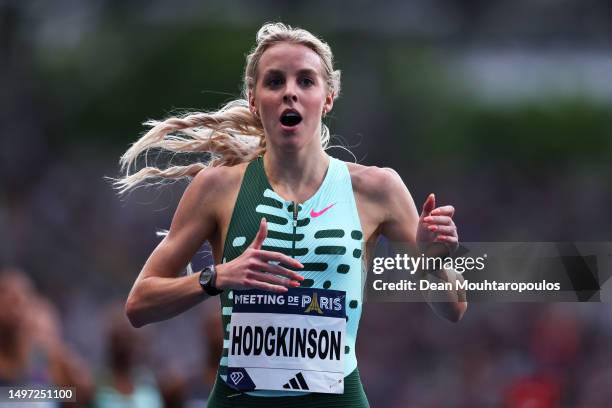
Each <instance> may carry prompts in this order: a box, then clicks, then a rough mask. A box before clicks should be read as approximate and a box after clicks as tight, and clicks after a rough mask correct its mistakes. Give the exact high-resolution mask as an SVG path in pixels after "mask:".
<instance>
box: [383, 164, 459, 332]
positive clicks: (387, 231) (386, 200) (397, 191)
mask: <svg viewBox="0 0 612 408" xmlns="http://www.w3.org/2000/svg"><path fill="white" fill-rule="evenodd" d="M382 171H384V172H385V173H383V174H380V175H379V178H380V179H381V180H380V181H379V182H380V184H379V185H382V186H388V187H387V188H385V190H384V191H383V192H382V194H381V196H382V201H383V205H384V207H383V208H385V209H386V214H385V221H384V222H383V223H382V225H381V233H382V234H383V235H385V236H386V237H387V238H389V239H390V240H391V241H392V242H405V243H409V244H410V246H411V247H413V248H414V250H418V249H419V242H420V240H422V238H423V237H424V236H425V237H427V236H428V235H429V234H433V235H432V236H429V237H428V238H434V239H435V240H434V241H433V242H445V241H444V240H442V239H437V238H435V235H436V234H434V233H433V232H432V231H431V230H430V229H428V228H429V225H430V224H429V223H428V222H427V220H428V219H426V218H425V215H429V214H422V215H421V216H419V214H418V212H417V208H416V206H415V204H414V200H413V199H412V195H411V194H410V192H409V191H408V188H406V185H405V184H404V182H403V181H402V179H401V177H400V176H399V175H398V174H397V173H396V172H395V171H393V170H391V169H382ZM429 200H431V198H430V199H429ZM426 205H435V201H434V203H433V204H432V203H431V202H429V201H428V202H426ZM446 208H447V207H441V208H439V209H436V210H434V211H437V212H433V214H437V213H440V214H442V213H444V211H446ZM451 208H452V207H451ZM432 209H433V208H430V209H428V211H427V212H428V213H429V212H430V211H431V210H432ZM433 218H434V219H436V220H437V219H438V218H436V217H433ZM440 219H441V218H440ZM436 228H438V230H441V228H448V229H449V230H450V229H451V227H450V226H443V227H441V226H437V227H436ZM452 228H454V224H453V225H452ZM419 229H422V231H419ZM434 231H435V230H434ZM445 238H446V237H445ZM447 242H448V241H447ZM425 278H427V279H430V280H433V281H439V280H440V279H442V280H443V281H446V282H449V281H450V282H453V281H454V280H455V279H462V277H461V276H460V275H458V274H457V273H456V272H455V271H452V270H450V271H447V270H444V269H442V270H440V271H433V272H429V273H427V275H426V276H425ZM440 292H442V291H440ZM440 295H442V296H444V297H445V298H446V299H447V300H446V301H444V298H442V299H440V298H439V297H438V298H436V300H437V301H435V302H430V301H429V299H427V300H428V303H429V305H430V307H431V308H432V309H433V310H434V312H436V314H438V315H439V316H441V317H444V318H445V319H447V320H450V321H452V322H457V321H459V320H461V317H462V316H463V314H464V313H465V310H466V309H467V302H465V301H464V300H463V299H465V297H464V294H463V293H458V292H457V291H454V290H453V291H447V292H444V293H440Z"/></svg>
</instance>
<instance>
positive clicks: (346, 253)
mask: <svg viewBox="0 0 612 408" xmlns="http://www.w3.org/2000/svg"><path fill="white" fill-rule="evenodd" d="M339 91H340V72H339V71H335V70H334V68H333V60H332V53H331V50H330V48H329V46H328V45H327V44H326V43H325V42H323V41H321V40H320V39H318V38H317V37H315V36H314V35H312V34H311V33H309V32H308V31H306V30H303V29H295V28H292V27H289V26H286V25H284V24H281V23H276V24H265V25H264V26H262V27H261V29H260V30H259V32H258V33H257V43H256V45H255V47H254V49H253V50H252V52H251V53H250V54H249V55H248V56H247V61H246V69H245V75H244V90H243V97H244V99H240V100H236V101H233V102H230V103H228V104H227V105H225V106H224V107H223V108H222V109H220V110H219V111H216V112H207V113H194V114H189V115H187V116H184V117H181V118H170V119H167V120H165V121H163V122H149V123H147V124H148V125H150V126H152V129H151V130H150V131H149V132H148V133H147V134H145V135H144V136H143V137H142V138H141V139H140V140H138V141H137V142H135V143H134V144H133V145H132V146H131V147H130V149H129V150H128V151H127V152H126V153H125V154H124V155H123V156H122V158H121V162H122V169H123V170H125V171H126V174H125V177H124V178H123V179H121V180H119V182H118V186H119V188H120V189H122V191H127V190H129V189H130V188H132V187H133V186H135V185H137V184H139V183H141V182H142V181H143V180H146V179H149V178H153V177H161V178H170V179H176V178H182V177H189V178H192V180H191V182H190V184H189V186H188V187H187V189H186V190H185V192H184V195H183V197H182V199H181V201H180V203H179V206H178V208H177V210H176V213H175V214H174V218H173V220H172V224H171V227H170V230H169V233H168V235H167V236H166V237H165V238H164V239H163V240H162V241H161V242H160V244H159V245H158V246H157V248H155V250H154V251H153V253H152V254H151V255H150V257H149V259H148V260H147V262H146V263H145V265H144V267H143V269H142V271H141V272H140V274H139V276H138V278H137V279H136V282H135V283H134V286H133V288H132V290H131V292H130V294H129V297H128V300H127V303H126V312H127V315H128V317H129V319H130V321H131V322H132V324H133V325H134V326H137V327H139V326H142V325H145V324H147V323H151V322H155V321H160V320H164V319H168V318H170V317H173V316H175V315H177V314H179V313H182V312H183V311H185V310H187V309H189V308H191V307H193V306H194V305H196V304H198V303H199V302H201V301H203V300H205V299H207V298H208V297H210V296H215V295H218V294H220V295H221V304H222V320H223V327H224V331H225V340H224V344H223V346H224V347H223V357H222V358H221V361H220V365H219V371H218V376H217V380H216V383H215V387H214V389H213V392H212V394H211V396H210V399H209V406H211V407H226V406H227V407H230V406H237V407H251V406H253V407H255V406H262V407H263V406H266V407H267V406H274V407H277V406H278V407H281V406H287V407H289V406H291V407H315V406H335V407H362V406H363V407H365V406H369V405H368V401H367V398H366V396H365V393H364V391H363V387H362V385H361V381H360V378H359V371H358V369H357V360H356V357H355V341H356V337H357V328H358V324H359V318H360V315H361V307H362V289H363V285H364V281H365V278H364V276H363V274H362V272H364V266H363V265H364V261H365V260H366V259H367V255H368V254H365V253H364V252H365V251H363V248H364V247H365V244H367V243H375V242H376V240H377V239H378V237H379V236H380V235H384V236H385V237H387V239H389V240H390V241H393V242H405V243H409V244H410V245H411V247H412V248H413V250H414V253H417V251H418V252H419V253H420V252H421V251H427V250H428V249H429V248H430V247H432V244H433V243H443V244H444V245H445V246H446V248H448V250H449V251H453V250H454V249H456V247H457V245H458V235H457V229H456V227H455V224H454V222H453V220H452V217H453V214H454V208H453V207H452V206H442V207H436V205H435V197H434V195H433V194H430V195H429V196H428V197H427V199H426V201H425V203H424V204H423V209H422V212H421V214H420V216H419V214H418V212H417V209H416V207H415V204H414V201H413V199H412V197H411V195H410V193H409V191H408V189H407V188H406V186H405V185H404V183H403V182H402V180H401V178H400V176H399V175H398V174H397V173H396V172H395V171H393V170H391V169H388V168H378V167H368V166H362V165H358V164H353V163H346V162H343V161H340V160H337V159H335V158H332V157H330V156H329V155H327V154H326V152H325V148H326V147H327V144H328V142H329V130H328V129H327V127H326V126H325V125H324V124H323V122H322V119H323V118H324V117H325V116H326V114H328V113H329V112H330V111H331V109H332V107H333V104H334V101H335V99H336V98H337V97H338V95H339ZM148 149H165V150H168V151H171V152H178V153H184V152H209V153H211V159H212V160H211V161H210V162H209V163H206V164H204V163H193V164H190V165H186V166H171V167H168V168H165V169H159V168H156V167H145V168H143V169H141V170H139V171H138V172H136V173H132V172H131V169H132V167H133V166H134V164H135V161H136V159H137V158H138V157H139V156H140V155H141V154H142V153H144V152H146V151H147V150H148ZM205 241H208V242H209V243H210V245H211V247H212V252H213V258H214V265H213V266H212V267H208V268H205V269H204V270H203V271H201V272H200V273H196V274H192V275H188V276H183V277H178V275H179V273H180V271H181V270H183V269H184V268H185V265H187V264H188V262H189V261H190V259H191V258H192V257H193V256H194V254H195V253H196V251H197V250H198V249H199V248H200V247H201V245H202V244H203V243H204V242H205ZM438 246H439V245H438ZM433 275H435V276H436V277H437V278H439V279H443V280H445V281H452V280H454V279H456V276H455V272H454V271H445V270H440V271H435V272H434V273H433ZM303 288H308V291H309V292H307V293H308V295H306V292H304V289H303ZM245 290H249V291H248V292H245ZM253 290H258V291H260V292H257V291H253ZM300 291H301V292H300ZM324 291H328V292H324ZM253 293H259V294H268V295H270V294H278V295H283V294H285V295H291V294H299V295H300V296H307V299H309V300H310V301H311V302H310V304H309V306H308V307H307V308H306V312H305V311H304V310H303V309H304V308H302V309H300V310H301V311H300V312H296V313H298V314H297V315H287V314H284V315H282V316H281V314H278V315H275V310H277V309H265V311H266V313H265V314H259V315H258V316H266V319H272V320H267V324H268V325H274V324H276V325H277V326H278V327H277V328H276V329H277V331H273V329H269V330H270V332H269V333H268V331H267V330H266V333H265V344H264V345H260V347H259V352H260V354H261V355H264V354H265V358H264V359H261V355H260V356H259V357H254V356H253V353H254V351H253V350H254V349H253V350H251V347H250V346H247V342H248V341H249V340H252V339H253V338H256V337H257V330H256V327H257V325H258V324H259V323H261V321H257V320H256V319H254V318H253V317H252V316H254V314H253V313H251V314H249V313H240V314H238V313H237V310H238V309H236V302H235V300H236V299H242V300H241V302H243V303H244V300H245V299H251V301H253V299H256V298H255V297H250V298H247V297H243V296H242V295H243V294H253ZM326 293H330V294H333V296H341V298H342V299H343V300H344V302H342V303H343V305H342V306H341V310H342V317H343V318H342V319H337V318H335V319H334V318H332V319H328V320H324V319H322V318H321V317H320V316H319V315H325V316H327V313H328V311H327V309H329V310H331V309H333V308H331V307H328V308H327V309H326V307H325V306H331V305H332V302H333V299H332V297H333V296H332V295H330V297H329V304H328V303H326V301H327V299H328V297H327V296H326ZM457 295H458V294H457V293H455V292H452V291H449V292H448V293H447V298H446V299H447V301H445V302H435V303H430V304H431V306H432V308H433V309H434V310H435V311H436V312H437V313H438V314H440V315H442V316H443V317H445V318H447V319H449V320H451V321H458V320H459V319H460V318H461V316H462V315H463V313H464V312H465V309H466V307H467V304H466V302H463V301H458V300H457V299H459V298H458V297H457ZM239 296H240V297H239ZM313 297H314V301H313ZM318 297H319V299H318ZM258 299H259V300H261V299H264V298H263V297H260V298H258ZM302 299H303V297H302ZM255 303H257V302H255ZM264 303H265V302H264ZM334 305H335V304H334ZM248 307H262V306H257V305H256V306H252V305H250V306H248ZM265 307H268V306H265ZM253 310H258V309H253ZM278 310H280V309H278ZM260 311H264V309H261V310H260ZM299 313H301V314H299ZM232 315H234V318H232ZM249 316H251V317H249ZM287 316H293V318H289V319H288V318H287ZM330 316H331V315H330ZM238 317H240V320H239V319H238ZM245 317H246V320H245ZM336 317H337V316H336ZM249 319H251V320H249ZM253 319H254V320H253ZM274 319H278V320H274ZM317 319H319V320H317ZM230 321H231V324H230ZM323 321H326V322H328V321H333V322H335V323H333V324H332V323H325V324H323V323H320V322H323ZM338 321H341V322H340V323H339V324H341V325H342V329H341V330H342V333H344V337H343V340H342V342H339V341H340V340H339V338H340V337H338V338H336V337H333V336H332V337H329V336H331V335H332V334H330V333H332V332H333V331H334V330H335V329H337V328H338V327H339V326H337V324H338ZM270 322H272V323H270ZM274 322H276V323H274ZM239 324H242V326H240V327H238V326H239ZM326 324H330V326H329V327H326V326H325V325H326ZM249 325H251V326H249ZM303 325H306V326H303ZM232 326H234V329H233V331H232V332H230V330H231V328H232ZM303 327H310V328H311V329H310V330H308V333H309V336H310V334H311V332H312V336H313V337H312V339H311V338H308V339H301V340H300V339H299V337H300V336H301V333H306V332H307V329H303V332H302V331H301V330H302V328H303ZM312 327H318V328H319V329H320V330H319V329H317V330H319V331H317V330H314V329H312ZM321 327H322V329H321ZM238 328H239V329H240V330H238ZM251 328H252V331H249V333H248V335H247V329H248V330H251ZM242 329H244V333H243V331H242ZM276 329H275V330H276ZM327 329H329V330H327ZM262 330H263V329H262ZM283 330H284V331H283ZM324 332H325V333H324ZM261 333H263V331H260V334H261ZM287 333H290V335H289V334H287ZM294 335H295V339H294ZM314 336H319V337H314ZM317 339H318V340H317ZM309 340H313V342H312V349H313V350H316V349H317V347H318V352H319V354H318V356H317V355H315V356H314V357H313V355H314V354H315V352H313V354H310V353H308V352H309V351H312V350H311V348H310V346H311V343H310V342H309ZM281 341H285V342H286V343H287V344H289V352H287V351H286V349H284V348H283V347H284V346H283V347H281V346H280V345H279V344H277V343H280V342H281ZM300 341H302V343H303V344H301V346H300ZM334 341H336V343H337V344H336V343H334ZM275 342H276V343H275ZM255 343H257V342H255ZM306 343H307V345H308V347H305V346H306ZM275 344H276V345H275ZM338 344H343V345H344V347H343V349H342V350H341V353H343V356H342V359H341V360H342V363H341V364H340V365H337V364H339V363H338V362H337V361H323V360H324V357H325V355H326V354H325V353H326V352H327V356H330V355H333V353H332V351H333V349H334V346H337V345H338ZM241 347H242V349H241ZM256 347H257V346H255V348H256ZM300 347H301V348H300ZM264 349H265V352H264V351H262V350H264ZM300 350H301V352H302V355H301V356H302V359H301V360H300V359H298V360H299V361H298V362H297V363H296V362H295V361H297V360H291V361H292V362H293V363H292V364H293V365H288V366H287V367H292V368H293V370H290V369H283V368H280V369H279V368H278V365H276V366H275V359H277V360H278V361H280V360H281V359H283V358H289V359H291V358H293V357H295V356H297V355H298V354H299V352H300ZM241 352H242V354H241V355H240V353H241ZM249 353H251V354H249ZM262 353H263V354H262ZM304 353H307V354H308V355H305V354H304ZM321 353H322V354H321ZM294 354H295V355H294ZM236 355H240V356H242V357H244V358H242V357H241V358H242V360H240V359H238V360H234V361H240V362H241V364H242V367H246V371H245V370H243V369H242V368H236V367H234V366H235V364H232V360H231V359H232V358H238V357H235V356H236ZM247 355H248V356H247ZM240 356H239V357H240ZM245 356H247V357H245ZM322 356H323V357H322ZM309 357H312V359H310V360H309ZM251 358H252V359H251ZM335 358H336V360H337V359H339V357H338V356H337V355H336V356H335ZM317 359H318V360H317ZM304 360H309V361H308V363H303V361H304ZM315 360H316V361H315ZM331 360H334V358H331ZM249 364H251V365H249ZM239 365H240V364H239ZM281 365H282V364H281ZM272 366H275V367H276V368H275V369H272V368H271V367H272ZM324 367H328V368H326V369H327V370H329V372H326V371H325V369H323V368H324ZM329 367H335V368H336V371H335V372H334V370H333V368H329ZM338 367H340V368H339V369H338ZM249 370H250V371H249ZM283 370H285V371H283ZM338 372H340V374H341V375H340V377H339V379H338V380H337V381H336V380H335V379H334V378H338ZM334 373H335V374H334ZM334 375H336V377H334ZM247 377H248V378H247ZM245 378H246V379H245ZM330 380H332V381H333V382H330ZM249 381H250V383H249V384H247V388H249V387H250V389H249V390H246V389H245V388H241V384H243V385H244V384H246V383H248V382H249ZM326 381H327V382H326ZM256 384H257V385H256ZM262 384H263V385H262ZM325 387H327V388H329V390H325Z"/></svg>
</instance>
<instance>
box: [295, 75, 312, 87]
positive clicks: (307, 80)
mask: <svg viewBox="0 0 612 408" xmlns="http://www.w3.org/2000/svg"><path fill="white" fill-rule="evenodd" d="M298 82H299V84H300V85H301V86H303V87H309V86H313V85H314V81H313V80H312V79H311V78H309V77H302V78H300V79H299V81H298Z"/></svg>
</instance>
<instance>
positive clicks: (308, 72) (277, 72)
mask: <svg viewBox="0 0 612 408" xmlns="http://www.w3.org/2000/svg"><path fill="white" fill-rule="evenodd" d="M284 73H285V72H284V71H282V70H280V69H269V70H267V71H266V72H265V74H264V76H270V75H284ZM298 75H312V76H316V75H317V71H315V70H314V69H310V68H302V69H300V70H299V71H298Z"/></svg>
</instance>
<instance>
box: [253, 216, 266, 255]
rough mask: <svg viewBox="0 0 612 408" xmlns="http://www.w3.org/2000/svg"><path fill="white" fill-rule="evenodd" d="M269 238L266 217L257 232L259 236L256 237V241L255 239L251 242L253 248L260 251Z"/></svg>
mask: <svg viewBox="0 0 612 408" xmlns="http://www.w3.org/2000/svg"><path fill="white" fill-rule="evenodd" d="M267 236H268V223H267V221H266V219H265V217H264V218H262V219H261V222H260V223H259V230H258V231H257V234H256V235H255V239H253V242H251V248H255V249H260V248H261V245H262V244H263V242H264V240H265V239H266V237H267Z"/></svg>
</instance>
